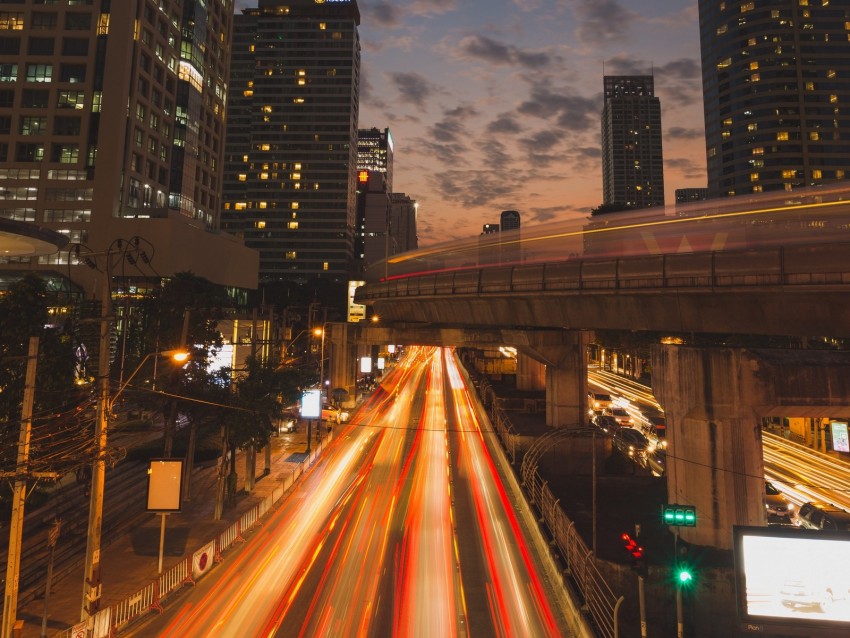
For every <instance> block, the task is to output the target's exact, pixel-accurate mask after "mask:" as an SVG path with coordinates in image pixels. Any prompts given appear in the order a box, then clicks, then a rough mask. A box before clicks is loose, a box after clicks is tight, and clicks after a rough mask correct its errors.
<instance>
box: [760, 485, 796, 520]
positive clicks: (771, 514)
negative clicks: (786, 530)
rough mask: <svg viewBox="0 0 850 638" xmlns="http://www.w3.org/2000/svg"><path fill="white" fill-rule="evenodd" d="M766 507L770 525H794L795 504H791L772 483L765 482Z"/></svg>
mask: <svg viewBox="0 0 850 638" xmlns="http://www.w3.org/2000/svg"><path fill="white" fill-rule="evenodd" d="M764 507H765V509H766V510H767V524H768V525H771V524H773V525H793V524H794V522H795V521H794V503H791V502H789V501H788V499H787V498H785V495H784V494H783V493H782V492H780V491H779V490H778V489H776V487H774V485H773V483H771V482H770V481H765V482H764Z"/></svg>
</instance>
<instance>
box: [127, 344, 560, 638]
mask: <svg viewBox="0 0 850 638" xmlns="http://www.w3.org/2000/svg"><path fill="white" fill-rule="evenodd" d="M338 429H339V431H338V432H337V435H336V438H335V441H334V443H333V444H332V445H331V446H330V447H329V448H328V449H327V450H326V452H325V454H324V455H323V457H322V458H321V460H320V461H319V462H318V463H317V464H316V465H315V466H314V467H313V468H312V470H311V471H310V472H309V473H308V474H307V475H305V477H304V478H303V480H302V481H300V482H299V484H298V485H297V488H296V489H295V491H294V492H293V493H292V494H291V495H290V496H289V497H288V498H287V499H285V501H284V503H283V505H282V506H281V507H280V508H279V509H278V510H276V511H275V512H274V513H272V514H271V515H270V516H269V518H268V519H267V520H266V521H265V522H264V523H263V525H262V526H261V528H260V529H259V531H258V532H257V533H256V534H254V535H253V536H252V537H250V538H249V539H248V542H247V543H246V544H244V545H243V546H241V547H240V549H238V550H236V551H235V552H234V554H233V555H231V556H230V557H228V559H227V560H226V561H225V562H224V563H223V564H222V566H221V567H220V568H218V569H216V570H214V571H213V572H212V573H210V574H209V575H208V576H207V577H206V578H204V579H203V580H201V581H200V582H199V583H198V585H197V586H196V587H195V588H194V589H192V590H189V591H188V592H187V593H186V594H183V595H181V597H180V598H179V599H178V600H177V601H175V602H174V603H173V604H171V605H170V606H169V608H168V609H166V611H165V613H164V614H163V615H162V616H158V617H155V618H154V619H153V620H152V621H151V622H149V623H147V624H146V625H145V626H144V627H141V628H140V629H139V630H137V631H136V632H135V633H136V635H145V636H149V635H156V636H163V637H178V636H179V637H180V638H184V637H186V636H192V637H194V636H216V637H220V636H228V637H229V636H233V637H237V636H239V637H242V636H244V637H252V636H262V637H271V636H281V637H283V636H334V637H345V636H364V637H366V636H376V637H382V638H383V637H393V636H398V637H409V636H423V637H431V636H445V637H449V638H451V637H453V636H458V637H464V636H496V637H499V636H505V637H507V636H518V637H520V636H521V637H525V636H535V637H541V638H544V637H546V636H566V635H569V632H568V630H567V627H568V625H569V623H568V622H567V618H566V614H567V613H568V612H566V611H565V607H564V605H562V604H561V601H563V600H564V592H563V590H561V589H560V585H558V584H557V583H555V582H552V581H550V580H548V579H547V577H546V576H545V574H546V571H545V570H544V567H543V561H544V560H546V559H545V558H541V557H540V556H539V554H538V551H537V549H536V548H537V547H540V543H539V542H538V543H535V542H534V541H533V539H534V534H535V533H537V532H536V530H531V527H532V526H533V519H526V518H525V517H524V516H523V515H522V510H523V507H522V505H521V504H520V503H519V501H518V499H517V498H516V497H515V496H509V494H510V491H509V490H508V489H506V486H505V483H504V481H503V480H502V478H501V477H500V472H499V471H498V470H497V463H496V462H495V461H494V459H493V458H492V457H491V455H490V452H489V451H488V446H487V444H486V440H485V438H486V437H485V435H484V433H483V429H484V428H482V425H481V423H480V422H479V418H478V414H477V412H476V409H475V406H474V403H473V401H472V400H471V399H470V396H469V393H468V390H467V387H466V385H465V382H464V379H463V377H462V375H461V373H460V371H459V370H458V366H457V363H456V361H455V359H454V357H453V355H452V353H451V351H449V350H438V349H432V348H431V349H426V348H412V349H410V351H409V352H408V354H407V356H406V357H405V359H404V360H403V361H402V362H401V363H400V364H399V365H398V366H396V367H395V368H394V369H393V370H392V371H391V372H390V373H389V374H388V375H386V377H385V379H384V381H383V383H382V385H381V387H380V388H379V389H378V390H377V391H376V392H375V393H374V394H373V396H372V397H371V398H370V400H369V401H368V402H366V403H365V404H364V405H363V406H361V408H360V409H359V410H358V411H357V412H356V413H355V414H354V415H353V416H352V418H351V421H350V422H349V423H348V424H347V425H344V426H339V427H338ZM527 520H530V522H529V523H527V522H526V521H527ZM529 539H531V540H529Z"/></svg>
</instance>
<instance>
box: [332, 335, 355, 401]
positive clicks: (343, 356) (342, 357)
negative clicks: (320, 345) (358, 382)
mask: <svg viewBox="0 0 850 638" xmlns="http://www.w3.org/2000/svg"><path fill="white" fill-rule="evenodd" d="M327 329H328V330H327V335H326V337H325V338H326V342H325V349H326V350H328V351H329V354H328V370H327V371H326V374H327V378H328V379H329V380H330V386H329V389H330V391H331V392H333V390H335V389H336V388H344V389H345V390H346V391H347V392H348V395H349V397H350V398H351V400H352V401H353V400H354V380H355V378H356V375H355V371H356V361H355V356H354V355H355V345H354V342H353V335H352V334H351V333H352V332H353V330H354V329H355V328H354V326H353V325H352V324H348V323H329V324H327Z"/></svg>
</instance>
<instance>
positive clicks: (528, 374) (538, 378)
mask: <svg viewBox="0 0 850 638" xmlns="http://www.w3.org/2000/svg"><path fill="white" fill-rule="evenodd" d="M516 388H517V390H524V391H527V392H535V391H540V390H544V389H546V364H544V363H541V362H539V361H536V360H534V359H533V358H532V357H530V356H529V355H527V354H524V353H522V352H517V355H516Z"/></svg>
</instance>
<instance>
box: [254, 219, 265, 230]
mask: <svg viewBox="0 0 850 638" xmlns="http://www.w3.org/2000/svg"><path fill="white" fill-rule="evenodd" d="M256 226H257V228H265V227H266V222H265V221H264V220H262V219H261V220H260V221H258V222H257V223H256Z"/></svg>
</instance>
